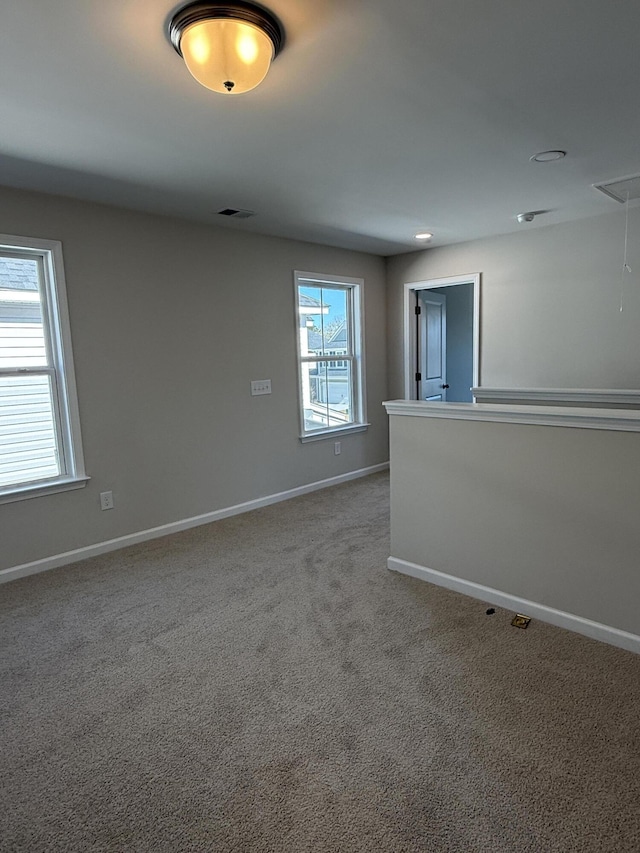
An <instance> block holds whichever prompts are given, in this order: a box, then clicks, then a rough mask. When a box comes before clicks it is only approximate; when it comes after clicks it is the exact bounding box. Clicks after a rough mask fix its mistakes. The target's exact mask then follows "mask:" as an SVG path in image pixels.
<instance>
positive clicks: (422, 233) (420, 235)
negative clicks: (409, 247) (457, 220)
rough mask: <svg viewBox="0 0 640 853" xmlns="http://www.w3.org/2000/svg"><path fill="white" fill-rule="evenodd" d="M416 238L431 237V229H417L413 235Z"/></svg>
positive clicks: (428, 238)
mask: <svg viewBox="0 0 640 853" xmlns="http://www.w3.org/2000/svg"><path fill="white" fill-rule="evenodd" d="M413 236H414V237H415V238H416V240H430V239H431V238H432V237H433V234H432V233H431V231H419V232H418V233H417V234H414V235H413Z"/></svg>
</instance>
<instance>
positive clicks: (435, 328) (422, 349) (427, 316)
mask: <svg viewBox="0 0 640 853" xmlns="http://www.w3.org/2000/svg"><path fill="white" fill-rule="evenodd" d="M416 296H417V299H418V307H419V308H420V313H419V314H418V318H419V323H418V328H419V330H420V334H419V339H418V365H419V367H418V376H419V377H420V379H419V380H418V399H419V400H430V401H442V402H444V401H445V400H446V399H447V388H448V387H449V386H448V385H447V355H446V350H447V297H446V296H445V295H444V294H443V293H434V292H433V291H431V290H421V291H418V292H417V293H416Z"/></svg>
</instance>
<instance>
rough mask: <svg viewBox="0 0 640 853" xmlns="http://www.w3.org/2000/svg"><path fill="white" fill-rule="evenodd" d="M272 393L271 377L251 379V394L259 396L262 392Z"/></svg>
mask: <svg viewBox="0 0 640 853" xmlns="http://www.w3.org/2000/svg"><path fill="white" fill-rule="evenodd" d="M270 393H271V380H270V379H252V380H251V396H252V397H258V396H259V395H260V394H270Z"/></svg>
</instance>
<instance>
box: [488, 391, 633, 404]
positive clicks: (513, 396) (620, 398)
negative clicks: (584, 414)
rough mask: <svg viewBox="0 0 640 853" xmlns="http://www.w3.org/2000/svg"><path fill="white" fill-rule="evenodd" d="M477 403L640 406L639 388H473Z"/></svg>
mask: <svg viewBox="0 0 640 853" xmlns="http://www.w3.org/2000/svg"><path fill="white" fill-rule="evenodd" d="M471 393H472V394H473V396H474V397H475V398H476V401H477V402H478V403H485V402H495V401H501V402H502V401H504V402H512V403H513V402H515V401H516V400H524V401H525V402H527V401H531V402H539V403H555V404H562V405H568V406H580V405H596V406H640V391H635V390H632V389H606V388H488V387H477V388H472V389H471Z"/></svg>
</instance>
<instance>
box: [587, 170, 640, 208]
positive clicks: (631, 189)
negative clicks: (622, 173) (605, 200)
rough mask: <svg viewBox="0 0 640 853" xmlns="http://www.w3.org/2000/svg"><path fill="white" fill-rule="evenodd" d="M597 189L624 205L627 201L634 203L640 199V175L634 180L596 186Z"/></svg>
mask: <svg viewBox="0 0 640 853" xmlns="http://www.w3.org/2000/svg"><path fill="white" fill-rule="evenodd" d="M593 186H594V187H595V189H597V190H600V192H602V193H604V194H605V195H608V196H609V198H612V199H615V201H619V202H621V203H622V204H624V203H625V201H633V200H634V198H640V175H636V176H635V177H634V178H620V179H618V180H617V181H609V182H608V183H606V184H594V185H593Z"/></svg>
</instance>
